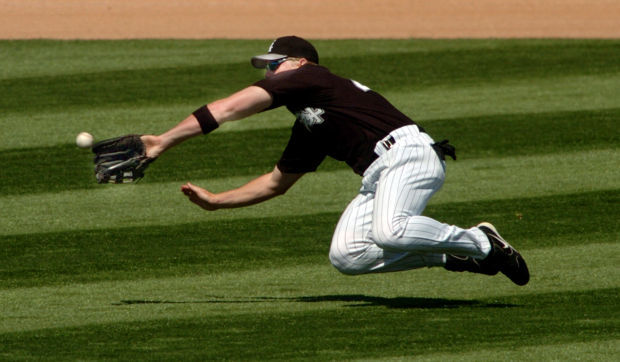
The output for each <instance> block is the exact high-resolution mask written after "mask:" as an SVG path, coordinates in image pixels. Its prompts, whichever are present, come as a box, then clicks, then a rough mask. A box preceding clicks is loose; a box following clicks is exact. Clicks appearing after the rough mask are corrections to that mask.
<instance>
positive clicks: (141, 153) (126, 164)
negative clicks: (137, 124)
mask: <svg viewBox="0 0 620 362" xmlns="http://www.w3.org/2000/svg"><path fill="white" fill-rule="evenodd" d="M93 153H95V159H94V162H95V177H96V178H97V182H98V183H100V184H102V183H117V184H120V183H129V182H135V181H138V180H139V179H141V178H142V177H144V170H146V168H147V167H148V165H149V164H150V163H151V162H153V161H155V159H156V158H154V157H147V156H146V146H145V145H144V143H143V142H142V140H140V135H126V136H121V137H116V138H109V139H106V140H103V141H100V142H97V143H96V144H95V145H93Z"/></svg>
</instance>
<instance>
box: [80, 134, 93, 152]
mask: <svg viewBox="0 0 620 362" xmlns="http://www.w3.org/2000/svg"><path fill="white" fill-rule="evenodd" d="M93 140H94V137H93V135H92V134H90V133H88V132H80V134H78V135H77V137H76V138H75V144H77V145H78V147H79V148H91V147H92V146H93Z"/></svg>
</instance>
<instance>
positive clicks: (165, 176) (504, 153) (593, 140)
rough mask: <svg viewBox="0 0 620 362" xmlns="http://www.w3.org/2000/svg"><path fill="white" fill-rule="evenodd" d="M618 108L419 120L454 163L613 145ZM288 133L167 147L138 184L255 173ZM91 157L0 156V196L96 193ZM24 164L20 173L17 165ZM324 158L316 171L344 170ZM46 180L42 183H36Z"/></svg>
mask: <svg viewBox="0 0 620 362" xmlns="http://www.w3.org/2000/svg"><path fill="white" fill-rule="evenodd" d="M618 119H620V108H618V109H608V110H599V111H578V112H553V113H534V114H530V113H526V114H512V115H497V116H485V117H475V118H456V119H449V120H437V121H428V122H421V124H422V126H423V127H424V128H425V129H426V130H427V131H428V132H429V133H430V134H431V135H433V136H434V137H435V138H436V139H437V140H440V139H442V138H449V139H450V140H451V141H452V143H453V144H454V145H455V146H456V147H457V155H458V157H459V160H462V159H471V158H486V157H509V156H520V155H541V154H552V153H557V154H559V153H562V152H575V151H579V150H595V149H606V148H613V147H617V146H619V145H620V131H618V127H617V123H618V122H617V121H618ZM289 136H290V129H289V128H279V129H264V130H251V131H239V132H221V133H214V134H212V135H209V136H206V137H199V138H195V139H192V140H190V141H188V142H186V143H184V144H183V145H181V146H178V147H177V148H173V149H171V150H170V151H169V152H168V153H166V154H165V155H164V156H162V157H161V158H160V159H159V160H158V161H157V163H154V164H153V165H152V166H151V167H150V168H149V170H148V173H147V177H146V179H145V180H143V182H146V183H152V182H169V181H185V180H191V179H203V178H205V177H208V178H224V177H235V176H244V175H260V174H263V173H265V172H269V171H270V170H271V169H272V168H273V166H274V164H275V163H276V162H277V160H278V159H279V157H280V155H281V153H282V150H283V149H284V147H285V146H286V143H287V142H288V137H289ZM92 156H93V155H92V153H91V152H89V151H87V150H79V149H77V148H76V146H75V145H72V144H69V145H67V144H64V145H59V146H54V147H38V148H26V149H14V150H5V151H0V169H3V170H15V172H17V174H12V175H11V177H3V178H1V179H0V193H1V194H4V195H7V194H35V193H43V192H54V191H63V190H74V189H89V188H91V189H92V188H97V187H99V186H98V185H97V184H96V183H95V181H94V176H93V174H92V167H93V165H92ZM25 163H27V165H28V166H27V167H23V166H24V165H25ZM346 167H347V166H346V165H344V163H339V162H336V161H334V160H332V159H328V160H327V161H326V162H324V164H323V165H322V166H321V168H320V169H319V171H332V170H337V169H346ZM43 174H45V175H46V177H41V175H43Z"/></svg>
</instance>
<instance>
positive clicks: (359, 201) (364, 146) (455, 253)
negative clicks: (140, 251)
mask: <svg viewBox="0 0 620 362" xmlns="http://www.w3.org/2000/svg"><path fill="white" fill-rule="evenodd" d="M251 63H252V65H253V66H254V67H256V68H265V69H266V74H265V78H264V79H262V80H259V81H257V82H256V83H254V84H252V85H251V86H249V87H247V88H245V89H242V90H241V91H239V92H237V93H234V94H232V95H230V96H229V97H226V98H223V99H219V100H216V101H214V102H211V103H209V104H207V105H205V106H202V107H200V108H198V109H197V110H196V111H195V112H193V113H192V115H190V116H189V117H187V118H186V119H185V120H183V121H182V122H180V123H179V124H178V125H177V126H175V127H173V128H172V129H170V130H169V131H167V132H165V133H163V134H161V135H158V136H155V135H144V136H138V135H129V136H124V137H119V138H115V139H110V140H105V141H102V142H100V143H98V144H96V145H95V146H94V147H93V151H94V152H95V153H96V154H97V157H96V158H95V163H96V168H95V173H96V176H97V180H98V181H99V182H116V183H119V182H127V181H129V182H130V181H133V180H136V179H138V178H140V177H142V176H143V175H144V170H145V169H146V167H147V166H148V164H149V163H150V162H152V161H153V160H155V159H156V158H157V157H159V156H160V155H161V154H162V153H163V152H165V151H166V150H167V149H169V148H170V147H173V146H175V145H177V144H179V143H181V142H183V141H184V140H187V139H188V138H191V137H194V136H197V135H199V134H201V133H202V134H207V133H209V132H212V131H214V130H215V129H217V128H218V127H219V125H220V124H222V123H224V122H228V121H234V120H239V119H242V118H246V117H248V116H250V115H253V114H255V113H258V112H262V111H267V110H270V109H274V108H277V107H281V106H286V107H287V109H288V110H289V111H290V112H291V113H293V114H294V115H295V117H296V119H295V123H294V125H293V127H292V131H291V136H290V139H289V142H288V145H287V146H286V148H285V149H284V151H283V153H282V156H281V158H280V159H279V161H278V162H277V164H276V165H275V167H274V169H273V171H271V172H269V173H267V174H265V175H262V176H260V177H258V178H256V179H254V180H252V181H250V182H249V183H247V184H245V185H243V186H241V187H239V188H237V189H233V190H229V191H225V192H221V193H212V192H209V191H208V190H206V189H204V188H201V187H199V186H196V185H193V184H191V183H187V184H185V185H183V186H182V187H181V191H182V192H183V193H184V194H185V195H186V196H187V197H188V199H189V200H190V201H191V202H193V203H195V204H197V205H198V206H200V207H202V208H203V209H205V210H217V209H221V208H236V207H243V206H247V205H252V204H256V203H259V202H263V201H266V200H269V199H271V198H273V197H276V196H279V195H282V194H284V193H285V192H286V191H287V190H288V189H289V188H290V187H291V186H293V184H295V182H296V181H297V180H299V179H300V178H301V177H302V176H303V175H304V174H306V173H308V172H313V171H315V170H316V169H317V167H318V166H319V164H320V163H321V162H322V161H323V160H324V159H325V157H327V156H330V157H332V158H334V159H336V160H339V161H344V162H346V163H347V164H348V165H349V166H350V167H351V168H352V169H353V171H354V172H355V173H357V174H359V175H360V176H361V177H362V181H361V188H360V190H359V194H358V195H357V196H356V197H355V198H354V199H353V200H352V201H351V203H350V204H349V205H348V206H347V208H346V210H345V211H344V213H343V214H342V216H341V218H340V221H339V222H338V225H337V227H336V230H335V232H334V235H333V239H332V243H331V248H330V252H329V258H330V260H331V262H332V264H333V265H334V266H335V267H336V269H338V270H339V271H340V272H342V273H344V274H350V275H356V274H366V273H378V272H393V271H401V270H409V269H416V268H420V267H438V266H441V267H444V268H445V269H447V270H450V271H456V272H462V271H468V272H473V273H480V274H486V275H495V274H498V273H500V272H501V273H502V274H504V275H506V276H507V277H508V278H509V279H510V280H511V281H512V282H514V283H515V284H517V285H525V284H527V283H528V281H529V272H528V268H527V266H526V263H525V260H524V259H523V257H522V256H521V254H519V253H518V252H517V251H516V250H515V249H514V248H513V247H512V246H510V245H509V244H508V243H507V242H506V241H505V240H504V239H503V238H502V237H501V236H500V234H499V233H498V232H497V230H496V229H495V227H494V226H493V225H491V224H489V223H486V222H483V223H481V224H479V225H477V226H475V227H471V228H468V229H464V228H460V227H458V226H454V225H448V224H444V223H441V222H439V221H436V220H433V219H431V218H429V217H426V216H422V212H423V211H424V208H425V207H426V204H427V202H428V201H429V199H430V198H431V196H432V195H433V194H434V193H435V192H437V190H439V189H440V188H441V186H442V185H443V183H444V179H445V172H446V164H445V156H446V155H449V156H451V157H452V158H454V159H456V155H455V152H454V151H455V150H454V147H452V146H451V145H450V144H449V143H448V141H447V140H444V141H441V142H435V141H434V140H433V139H432V138H431V136H430V135H429V134H428V133H426V132H425V131H424V129H423V128H422V127H421V126H419V125H417V124H416V123H414V122H413V121H412V120H411V119H410V118H409V117H407V116H406V115H404V114H403V113H401V112H400V111H399V110H398V109H396V108H395V107H394V106H393V105H392V104H390V103H389V102H388V101H387V100H386V99H385V98H383V97H382V96H381V95H379V94H378V93H377V92H375V91H373V90H372V89H370V88H368V87H367V86H365V85H363V84H360V83H358V82H356V81H354V80H350V79H346V78H342V77H339V76H337V75H335V74H333V73H331V72H330V71H329V70H328V69H327V68H325V67H323V66H321V65H319V56H318V53H317V51H316V49H315V48H314V46H313V45H312V44H311V43H309V42H308V41H306V40H304V39H302V38H299V37H296V36H285V37H280V38H278V39H276V40H275V41H274V42H273V43H272V44H271V46H270V47H269V50H268V52H267V53H266V54H262V55H258V56H255V57H253V58H252V59H251Z"/></svg>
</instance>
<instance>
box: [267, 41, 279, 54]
mask: <svg viewBox="0 0 620 362" xmlns="http://www.w3.org/2000/svg"><path fill="white" fill-rule="evenodd" d="M276 40H278V39H276ZM276 40H274V41H273V42H272V43H271V45H270V46H269V50H267V52H268V53H271V49H273V45H274V44H275V43H276Z"/></svg>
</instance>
